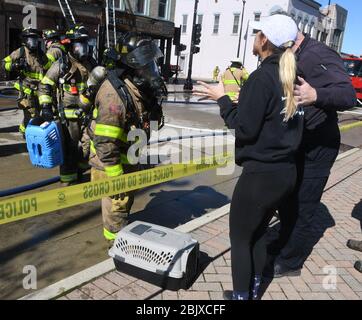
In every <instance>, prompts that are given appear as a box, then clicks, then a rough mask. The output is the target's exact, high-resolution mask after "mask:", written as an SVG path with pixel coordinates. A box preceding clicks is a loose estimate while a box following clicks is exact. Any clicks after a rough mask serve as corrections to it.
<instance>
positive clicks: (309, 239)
mask: <svg viewBox="0 0 362 320" xmlns="http://www.w3.org/2000/svg"><path fill="white" fill-rule="evenodd" d="M335 225H336V224H335V221H334V219H333V217H332V215H331V214H330V212H329V210H328V208H327V207H326V206H325V205H324V204H323V203H320V205H319V208H318V210H317V212H316V214H315V215H314V217H313V221H312V223H311V224H310V226H311V229H310V231H309V234H308V236H305V237H303V240H305V241H304V242H303V248H302V249H303V252H301V257H302V258H303V260H304V262H305V261H306V260H307V259H308V257H309V256H310V254H311V253H312V251H313V248H314V246H315V245H316V244H317V243H318V242H319V240H320V239H322V238H323V236H324V233H325V232H326V231H327V230H328V229H329V228H332V227H334V226H335ZM279 228H280V223H278V224H277V225H275V226H274V227H272V228H270V229H269V230H268V237H267V238H268V242H269V241H270V242H271V241H272V240H274V239H276V238H278V232H279ZM268 259H269V265H268V266H266V267H270V264H273V262H274V261H275V257H274V258H273V257H271V256H269V257H268ZM272 280H273V279H267V278H264V279H263V282H262V285H261V290H260V293H261V294H260V297H262V296H263V294H264V293H265V292H266V290H267V289H268V287H269V285H270V283H271V282H272Z"/></svg>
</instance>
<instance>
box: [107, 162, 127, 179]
mask: <svg viewBox="0 0 362 320" xmlns="http://www.w3.org/2000/svg"><path fill="white" fill-rule="evenodd" d="M104 171H105V172H106V174H107V176H108V177H110V178H113V177H118V176H120V175H121V174H123V173H124V171H123V166H122V165H121V164H116V165H115V166H105V167H104Z"/></svg>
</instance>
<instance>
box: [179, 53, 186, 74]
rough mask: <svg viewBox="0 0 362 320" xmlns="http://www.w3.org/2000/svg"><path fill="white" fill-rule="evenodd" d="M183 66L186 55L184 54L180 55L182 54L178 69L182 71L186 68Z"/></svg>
mask: <svg viewBox="0 0 362 320" xmlns="http://www.w3.org/2000/svg"><path fill="white" fill-rule="evenodd" d="M185 66H186V56H185V55H182V56H181V57H180V71H181V72H182V73H184V71H185V70H186V68H185Z"/></svg>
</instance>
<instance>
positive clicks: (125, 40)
mask: <svg viewBox="0 0 362 320" xmlns="http://www.w3.org/2000/svg"><path fill="white" fill-rule="evenodd" d="M116 50H117V52H118V53H119V54H120V55H121V62H122V63H124V64H125V65H127V66H129V67H131V68H133V69H140V68H143V67H144V66H146V65H148V64H149V63H151V62H153V61H157V60H158V59H159V58H162V57H163V54H162V52H161V50H160V48H159V47H158V46H157V45H156V43H155V42H154V41H153V40H152V39H151V38H148V37H145V36H142V35H141V34H139V33H135V32H127V33H125V34H124V35H123V36H122V37H121V38H120V39H119V40H118V42H117V46H116Z"/></svg>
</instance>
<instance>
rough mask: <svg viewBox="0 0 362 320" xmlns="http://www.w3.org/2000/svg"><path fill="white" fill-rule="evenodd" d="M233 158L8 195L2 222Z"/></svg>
mask: <svg viewBox="0 0 362 320" xmlns="http://www.w3.org/2000/svg"><path fill="white" fill-rule="evenodd" d="M233 160H234V156H233V155H230V154H226V155H216V156H212V157H205V158H203V159H200V160H199V161H194V162H193V163H189V164H171V165H165V166H160V167H157V168H154V169H149V170H144V171H139V172H135V173H130V174H125V175H122V176H119V177H116V178H110V179H104V180H99V181H96V182H90V183H84V184H79V185H75V186H71V187H67V188H59V189H54V190H49V191H43V192H38V193H35V194H30V195H25V196H17V197H13V198H7V199H5V200H1V201H0V225H2V224H6V223H10V222H14V221H19V220H23V219H28V218H30V217H35V216H38V215H42V214H45V213H49V212H53V211H57V210H61V209H65V208H69V207H73V206H77V205H80V204H83V203H87V202H93V201H96V200H99V199H101V198H103V197H107V196H113V195H117V194H120V193H123V192H129V191H133V190H137V189H140V188H145V187H150V186H153V185H157V184H160V183H163V182H167V181H171V180H175V179H179V178H183V177H187V176H192V175H194V174H198V173H201V172H205V171H209V170H212V169H216V168H220V167H224V166H226V165H227V164H228V163H230V162H231V161H233Z"/></svg>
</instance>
